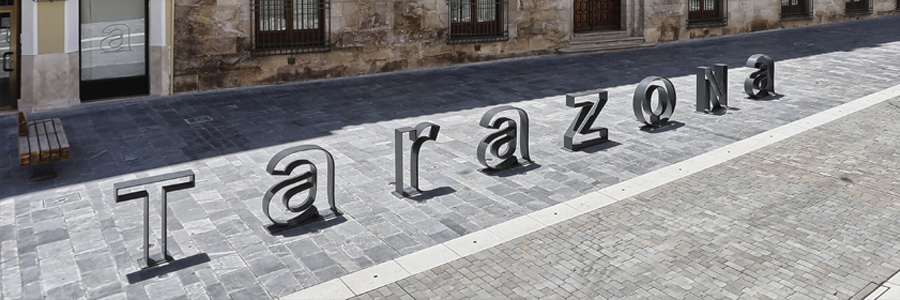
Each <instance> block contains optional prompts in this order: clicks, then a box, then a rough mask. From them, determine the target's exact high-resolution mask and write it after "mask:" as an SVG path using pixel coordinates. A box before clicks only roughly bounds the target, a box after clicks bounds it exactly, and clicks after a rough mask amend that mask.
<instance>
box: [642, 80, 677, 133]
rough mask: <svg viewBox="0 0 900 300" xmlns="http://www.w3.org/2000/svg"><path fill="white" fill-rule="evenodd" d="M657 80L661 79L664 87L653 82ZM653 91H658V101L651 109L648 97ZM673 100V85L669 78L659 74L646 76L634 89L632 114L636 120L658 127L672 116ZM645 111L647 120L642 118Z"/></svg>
mask: <svg viewBox="0 0 900 300" xmlns="http://www.w3.org/2000/svg"><path fill="white" fill-rule="evenodd" d="M657 80H659V81H662V83H663V85H664V86H665V87H662V86H658V85H655V84H653V82H654V81H657ZM655 91H658V92H659V93H658V95H659V101H658V103H657V105H656V109H651V108H650V99H651V98H652V97H653V92H655ZM675 100H676V99H675V86H673V85H672V82H671V81H669V79H666V78H665V77H659V76H647V77H646V78H644V80H641V83H639V84H638V86H637V89H635V90H634V101H633V104H634V105H633V107H634V116H635V117H637V120H638V121H640V122H643V123H644V124H647V126H653V127H660V126H662V125H663V124H665V123H666V122H668V121H669V118H671V117H672V113H673V112H674V111H675ZM645 112H646V113H647V114H649V115H650V121H649V122H647V119H646V118H644V113H645Z"/></svg>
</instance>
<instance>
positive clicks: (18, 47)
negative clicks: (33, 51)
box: [0, 1, 22, 109]
mask: <svg viewBox="0 0 900 300" xmlns="http://www.w3.org/2000/svg"><path fill="white" fill-rule="evenodd" d="M19 2H21V1H13V5H11V6H0V13H9V15H10V20H9V48H10V49H9V52H12V55H10V59H11V61H10V62H9V65H8V66H9V67H10V68H11V69H12V71H10V72H9V85H10V90H9V96H10V101H9V106H4V107H0V109H16V108H18V100H19V92H20V91H21V86H20V85H19V75H20V74H21V73H20V71H19V70H20V69H21V68H20V66H21V63H20V62H21V58H22V42H21V40H20V35H21V30H22V24H21V23H20V22H19V15H20V14H21V11H20V10H19V9H20V6H19ZM0 54H2V53H0ZM0 62H2V63H5V61H2V60H0Z"/></svg>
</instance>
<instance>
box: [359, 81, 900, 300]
mask: <svg viewBox="0 0 900 300" xmlns="http://www.w3.org/2000/svg"><path fill="white" fill-rule="evenodd" d="M898 117H900V98H895V99H893V100H890V101H888V102H884V103H881V104H878V105H876V106H874V107H871V108H868V109H866V110H864V111H862V112H858V113H856V114H853V115H851V116H849V117H845V118H843V119H840V120H838V121H835V122H832V123H829V124H826V125H824V126H821V127H818V128H816V129H813V130H811V131H808V132H807V133H804V134H801V135H799V136H796V137H793V138H790V139H788V140H785V141H782V142H779V143H776V144H774V145H771V146H768V147H765V148H763V149H761V150H758V151H755V152H751V153H750V154H748V155H745V156H743V157H740V158H738V159H735V160H732V161H728V162H726V163H723V164H720V165H718V166H715V167H712V168H709V169H707V170H704V171H701V172H699V173H696V174H693V175H691V176H688V177H685V178H682V179H680V180H677V181H673V182H671V183H668V184H665V185H663V186H660V187H659V188H656V189H653V190H650V191H648V192H645V193H642V194H640V195H638V196H635V197H632V198H628V199H625V200H622V201H619V202H617V203H614V204H612V205H609V206H606V207H604V208H602V209H599V210H596V211H594V212H592V213H588V214H584V215H581V216H578V217H576V218H573V219H571V220H569V221H565V222H561V223H559V224H556V225H553V226H550V227H547V228H544V229H542V230H539V231H537V232H534V233H532V234H529V235H526V236H523V237H521V238H518V239H515V240H512V241H509V242H506V243H503V244H501V245H499V246H497V247H494V248H491V249H489V250H486V251H482V252H479V253H477V254H474V255H470V256H468V257H465V258H463V259H458V260H456V261H453V262H451V263H448V264H444V265H442V266H440V267H437V268H433V269H431V270H428V271H425V272H423V273H419V274H417V275H414V276H412V277H409V278H406V279H403V280H401V281H399V282H396V283H393V284H390V285H387V286H384V287H381V288H379V289H377V290H373V291H371V292H369V293H367V294H364V295H361V296H359V297H357V298H356V299H382V298H390V299H397V298H399V299H439V298H450V299H473V298H490V299H506V298H533V299H586V298H592V299H850V298H851V297H852V296H855V295H857V293H859V292H860V291H861V290H863V289H864V288H865V287H866V286H867V285H869V283H875V284H880V283H882V282H884V281H885V280H887V279H888V278H889V277H891V275H893V274H894V273H895V272H897V271H898V270H900V222H898V220H900V197H898V196H900V188H898V183H900V182H898V175H900V172H898V171H897V170H900V160H898V159H897V158H898V157H900V153H898V152H897V143H900V131H898V130H897V129H896V128H895V126H894V125H893V124H892V122H885V120H893V119H894V118H898ZM869 291H871V290H869ZM862 296H865V295H862ZM854 299H856V298H854ZM859 299H861V298H859Z"/></svg>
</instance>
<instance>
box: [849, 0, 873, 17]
mask: <svg viewBox="0 0 900 300" xmlns="http://www.w3.org/2000/svg"><path fill="white" fill-rule="evenodd" d="M844 13H845V14H847V15H867V14H870V13H872V7H871V6H869V0H844Z"/></svg>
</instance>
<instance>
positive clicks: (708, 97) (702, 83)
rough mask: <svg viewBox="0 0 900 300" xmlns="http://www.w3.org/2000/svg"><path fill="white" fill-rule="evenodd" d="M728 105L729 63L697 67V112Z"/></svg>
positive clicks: (710, 110) (713, 109)
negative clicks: (711, 66) (710, 66)
mask: <svg viewBox="0 0 900 300" xmlns="http://www.w3.org/2000/svg"><path fill="white" fill-rule="evenodd" d="M723 107H728V65H725V64H715V65H713V68H712V69H710V68H709V67H697V112H705V113H710V112H713V111H715V110H717V109H720V108H723Z"/></svg>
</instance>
